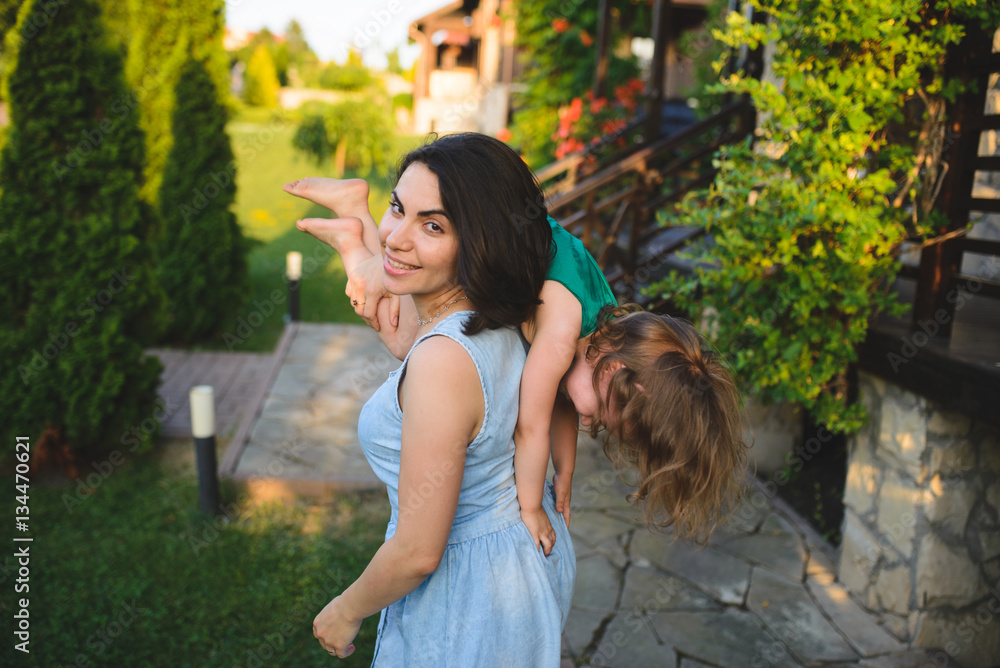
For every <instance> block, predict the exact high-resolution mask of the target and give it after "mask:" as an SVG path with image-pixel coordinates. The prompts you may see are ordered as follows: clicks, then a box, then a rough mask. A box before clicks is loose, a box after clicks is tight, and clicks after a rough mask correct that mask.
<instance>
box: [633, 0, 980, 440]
mask: <svg viewBox="0 0 1000 668" xmlns="http://www.w3.org/2000/svg"><path fill="white" fill-rule="evenodd" d="M758 6H759V8H761V9H763V11H764V12H766V13H767V14H768V15H769V21H768V22H767V24H763V23H751V22H749V21H748V20H747V19H746V17H744V16H739V15H736V14H730V15H729V18H728V20H727V29H726V31H725V32H722V33H719V37H720V38H721V39H722V40H723V41H724V42H725V43H726V44H727V45H728V46H730V47H739V46H741V45H746V46H747V47H748V48H750V49H755V48H757V47H758V46H761V45H763V44H764V43H765V42H769V43H772V44H773V45H774V60H773V67H774V74H775V76H776V77H778V78H779V79H782V80H783V82H782V83H781V84H780V85H777V84H775V83H774V82H769V81H763V80H756V79H752V78H747V77H745V76H743V75H742V73H737V74H734V75H732V76H730V77H728V78H727V79H726V80H725V81H724V87H725V90H728V91H729V92H732V93H736V94H748V95H749V96H750V97H751V98H752V100H753V103H754V105H755V107H756V108H757V110H758V112H760V113H761V114H762V115H763V119H764V120H762V122H761V124H760V128H759V129H758V131H757V132H758V135H759V137H760V139H761V140H762V142H763V143H762V144H761V146H759V147H758V148H757V149H751V148H749V147H747V146H738V147H733V148H729V149H726V150H724V151H722V152H721V154H720V155H719V156H718V158H717V164H718V166H719V168H720V171H719V173H718V176H717V177H716V179H715V183H714V184H713V185H712V187H711V188H710V189H709V190H708V191H707V192H704V193H700V194H698V195H696V196H695V197H693V198H690V199H688V200H687V201H686V202H685V204H684V205H683V206H682V207H681V208H680V209H679V211H678V212H677V213H676V214H675V215H673V216H668V217H669V218H671V220H670V222H671V223H674V224H682V225H698V226H703V227H705V228H706V230H708V231H709V232H710V233H711V235H712V240H713V242H714V243H713V244H712V245H706V246H703V247H702V248H700V250H699V251H697V252H695V253H694V256H695V258H694V259H696V260H697V262H696V266H699V267H700V268H699V269H697V272H696V273H697V275H696V277H695V278H683V277H680V276H677V275H676V274H675V275H673V276H672V277H671V278H670V279H668V280H667V281H665V282H664V283H662V284H660V285H659V286H656V287H655V288H654V290H653V291H654V292H657V293H660V294H663V296H665V297H668V298H670V299H672V300H673V301H674V302H675V303H678V304H680V305H682V306H684V307H686V308H687V309H688V310H689V311H690V312H691V313H692V315H695V316H698V315H701V314H704V313H706V312H707V313H711V317H710V318H708V319H706V320H707V323H710V324H709V325H708V327H707V331H708V332H709V333H710V334H711V336H712V338H713V339H714V341H715V343H716V345H717V346H718V347H719V348H720V349H721V350H722V351H723V352H724V353H727V354H728V355H729V358H730V360H731V361H732V363H733V366H734V367H735V370H736V372H737V373H738V375H739V376H740V377H741V378H742V380H743V381H744V383H745V386H746V389H748V390H749V391H751V392H752V393H753V394H755V395H757V396H758V397H759V398H760V399H762V400H763V401H776V400H788V401H793V402H798V403H801V404H802V405H803V406H804V407H805V408H806V409H807V410H809V411H810V412H811V413H812V415H813V416H814V417H815V419H816V420H817V421H819V422H823V423H825V424H826V425H827V427H828V428H829V429H831V430H833V431H839V432H845V433H847V432H851V431H854V430H856V429H857V428H858V427H859V426H860V425H861V424H862V421H863V419H864V411H863V408H862V407H861V405H859V404H856V403H851V400H850V398H849V394H848V391H847V390H848V388H847V377H846V372H847V368H848V365H849V364H850V363H851V362H853V361H855V359H856V352H855V347H856V346H857V345H858V344H860V343H861V342H862V341H863V340H864V338H865V335H866V333H867V330H868V323H869V320H870V319H871V318H872V317H873V316H874V315H875V314H876V313H878V312H879V311H882V310H890V311H892V312H895V313H897V314H898V313H900V312H901V308H900V306H899V305H898V304H897V303H896V302H895V300H894V297H892V296H891V295H889V294H887V288H888V286H889V285H890V284H891V282H892V281H893V279H894V277H895V275H896V269H897V262H896V259H895V258H896V255H897V253H898V250H899V246H900V244H901V243H902V242H903V241H904V240H905V239H906V238H908V237H917V236H919V235H921V234H925V233H926V232H927V230H928V229H930V228H932V227H934V225H935V221H936V220H937V218H936V214H935V212H934V211H933V210H932V204H933V198H934V194H935V189H934V186H935V184H936V183H937V181H938V179H939V177H940V174H941V170H942V164H941V150H942V147H943V145H944V141H943V140H944V133H945V123H944V120H945V119H944V113H943V112H944V102H945V100H946V99H949V98H950V97H951V96H953V95H954V94H955V92H956V91H957V85H956V84H955V82H949V81H946V80H945V78H944V74H943V73H944V58H945V53H946V50H947V48H948V47H949V46H950V45H954V44H957V43H958V42H959V41H960V40H961V38H962V35H963V34H964V31H965V28H964V26H963V24H962V23H961V22H960V21H961V20H967V19H969V18H970V17H971V16H972V15H974V16H976V19H977V23H976V25H977V28H976V29H978V25H983V26H984V27H985V26H989V29H991V30H992V29H995V27H996V25H997V15H998V14H1000V12H998V11H997V8H994V9H993V10H992V11H993V14H992V16H990V15H988V14H987V5H982V4H981V5H979V6H978V7H971V6H969V5H968V3H966V2H965V0H943V1H942V2H936V1H935V2H932V1H931V0H890V1H886V0H856V1H855V2H848V3H844V2H842V1H840V0H818V1H816V2H812V3H810V8H809V11H803V10H802V8H801V6H800V5H799V3H797V2H792V1H786V0H767V1H766V2H761V3H759V5H758ZM915 103H922V104H921V106H919V107H917V108H918V109H919V110H920V111H919V112H918V113H917V114H916V115H917V118H916V119H912V121H913V122H911V123H907V122H906V121H907V116H908V114H910V113H912V110H913V107H914V105H915ZM893 136H895V137H897V141H896V142H893V141H891V140H892V137H893ZM918 137H920V138H919V139H918ZM938 139H940V140H941V141H939V142H938V141H937V140H938ZM935 147H936V148H935ZM937 215H938V216H939V215H940V214H937Z"/></svg>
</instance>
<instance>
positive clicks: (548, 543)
mask: <svg viewBox="0 0 1000 668" xmlns="http://www.w3.org/2000/svg"><path fill="white" fill-rule="evenodd" d="M521 521H522V522H524V526H526V527H528V532H529V533H530V534H531V538H532V539H533V540H534V541H535V545H536V546H537V545H539V544H540V545H541V546H542V550H543V551H544V552H545V556H546V557H547V556H549V552H551V551H552V546H553V545H555V544H556V530H555V529H553V528H552V522H549V516H548V515H546V514H545V511H544V510H543V509H541V508H538V509H536V510H525V509H524V508H521Z"/></svg>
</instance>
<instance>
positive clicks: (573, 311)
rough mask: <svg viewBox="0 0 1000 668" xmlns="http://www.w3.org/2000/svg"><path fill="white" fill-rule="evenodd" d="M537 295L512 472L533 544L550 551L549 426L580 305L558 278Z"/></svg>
mask: <svg viewBox="0 0 1000 668" xmlns="http://www.w3.org/2000/svg"><path fill="white" fill-rule="evenodd" d="M540 297H541V299H542V304H541V305H539V307H538V308H537V309H536V310H535V318H534V323H533V332H531V334H532V336H531V337H530V338H531V348H530V349H529V351H528V359H527V361H526V362H525V365H524V372H523V373H522V374H521V394H520V400H519V402H518V409H517V410H518V413H517V428H516V429H515V431H514V445H515V450H514V477H515V480H516V483H517V501H518V503H519V504H520V506H521V519H522V521H523V522H524V525H525V526H526V527H527V528H528V532H529V533H531V537H532V538H533V539H534V540H535V544H536V545H541V546H542V549H543V550H544V552H545V554H546V555H548V554H549V552H551V551H552V545H553V544H554V543H555V531H554V530H553V529H552V524H551V523H550V522H549V519H548V516H547V515H546V514H545V511H544V510H543V509H542V491H543V490H544V487H545V470H546V468H547V467H548V463H549V426H550V424H551V421H552V411H553V407H554V405H555V400H556V392H557V390H558V388H559V381H561V380H562V377H563V376H564V375H565V374H566V371H567V370H568V369H569V367H570V365H571V364H572V363H573V355H574V353H575V352H576V342H577V339H578V337H579V336H580V322H581V320H582V318H583V309H582V307H581V306H580V302H579V301H578V300H577V298H576V297H574V296H573V293H571V292H570V291H569V290H567V289H566V287H565V286H563V285H562V284H561V283H558V282H556V281H545V284H544V286H543V287H542V292H541V295H540Z"/></svg>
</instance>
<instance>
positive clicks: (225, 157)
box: [156, 59, 249, 343]
mask: <svg viewBox="0 0 1000 668" xmlns="http://www.w3.org/2000/svg"><path fill="white" fill-rule="evenodd" d="M226 115H227V114H226V109H225V107H223V106H222V105H221V104H220V103H219V101H218V98H217V92H216V89H215V84H214V82H213V81H212V78H211V76H209V74H208V71H207V69H206V67H205V64H204V63H202V62H199V61H196V60H194V59H191V60H189V61H188V64H187V66H186V67H185V68H184V70H183V72H182V73H181V78H180V81H179V82H178V84H177V104H176V106H175V107H174V118H173V135H174V146H173V148H172V149H171V151H170V157H169V160H168V161H167V167H166V169H165V170H164V173H163V187H162V189H161V190H160V197H159V200H160V216H161V218H162V219H163V234H162V235H160V236H159V237H158V239H157V243H156V250H157V255H158V257H159V264H158V273H159V276H160V282H161V283H162V285H163V287H164V290H165V291H166V293H167V298H168V300H169V307H168V313H169V322H168V324H167V330H166V336H165V338H166V339H167V340H168V341H171V342H175V343H193V342H195V341H199V340H203V339H205V338H208V337H210V336H211V335H213V334H216V333H218V332H219V331H220V329H221V327H222V326H223V324H224V323H226V322H230V321H231V320H232V318H233V317H235V311H236V309H238V308H239V307H240V305H241V304H242V303H243V300H244V298H245V297H246V294H247V292H248V290H249V282H248V278H247V263H246V250H247V249H246V243H245V241H244V239H243V235H242V233H241V231H240V227H239V225H238V224H237V222H236V216H235V215H234V214H233V212H232V211H230V206H231V205H232V204H233V202H234V201H235V200H236V160H235V157H234V156H233V150H232V147H231V146H230V143H229V137H228V136H227V135H226Z"/></svg>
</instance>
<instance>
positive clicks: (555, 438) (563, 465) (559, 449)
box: [549, 394, 580, 526]
mask: <svg viewBox="0 0 1000 668" xmlns="http://www.w3.org/2000/svg"><path fill="white" fill-rule="evenodd" d="M579 424H580V414H579V413H577V412H576V408H575V407H574V406H573V402H572V401H570V400H569V399H567V398H566V397H564V396H562V395H561V394H557V395H556V403H555V406H554V407H553V410H552V427H551V428H550V430H549V432H550V433H549V436H550V439H551V441H552V466H553V468H555V470H556V474H555V478H554V479H553V485H555V491H556V510H557V511H558V512H560V513H562V516H563V519H564V520H565V521H566V526H569V507H570V497H571V495H572V484H573V471H574V470H575V469H576V441H577V435H578V428H579Z"/></svg>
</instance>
